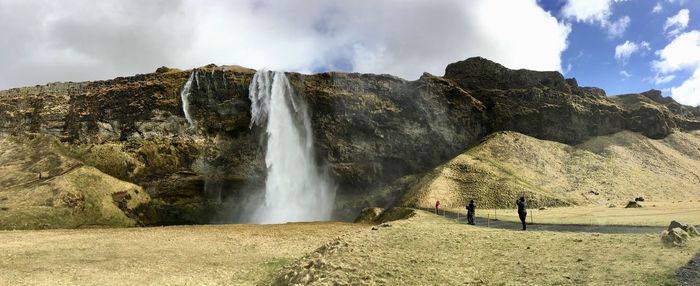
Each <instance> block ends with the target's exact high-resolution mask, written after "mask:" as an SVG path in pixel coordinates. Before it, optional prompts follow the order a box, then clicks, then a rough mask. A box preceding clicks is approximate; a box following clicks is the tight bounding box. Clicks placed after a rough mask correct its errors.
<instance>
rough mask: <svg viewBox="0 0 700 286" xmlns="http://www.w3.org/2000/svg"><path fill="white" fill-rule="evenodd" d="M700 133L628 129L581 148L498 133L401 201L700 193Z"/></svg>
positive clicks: (553, 200) (613, 198)
mask: <svg viewBox="0 0 700 286" xmlns="http://www.w3.org/2000/svg"><path fill="white" fill-rule="evenodd" d="M699 183H700V132H698V131H695V132H692V133H683V132H676V133H673V134H671V135H669V136H668V137H666V138H665V139H662V140H653V139H649V138H647V137H645V136H643V135H640V134H637V133H632V132H628V131H624V132H620V133H616V134H613V135H609V136H600V137H596V138H594V139H591V140H589V141H587V142H585V143H583V144H581V145H578V146H569V145H565V144H561V143H556V142H551V141H544V140H539V139H535V138H532V137H529V136H526V135H522V134H519V133H514V132H499V133H495V134H493V135H491V136H489V137H488V138H487V139H486V140H485V141H484V142H483V143H481V144H480V145H478V146H476V147H474V148H471V149H469V150H468V151H467V152H465V153H463V154H461V155H459V156H457V157H456V158H454V159H453V160H451V161H449V162H447V163H445V164H443V165H442V166H439V167H438V168H436V169H434V170H433V171H431V172H428V173H427V174H426V175H425V176H424V177H423V178H422V179H420V180H418V182H417V183H415V184H414V185H413V186H412V188H411V189H410V190H409V191H408V192H407V193H406V195H405V196H404V198H403V199H402V201H401V203H402V204H403V205H407V206H417V207H433V206H434V204H435V201H436V200H440V201H441V202H442V204H443V205H445V206H450V207H460V206H464V205H465V204H466V202H468V201H469V199H476V200H477V201H479V202H480V205H481V207H484V208H493V207H496V208H509V207H511V206H512V205H513V203H514V201H515V199H516V198H517V197H519V196H521V195H525V196H527V197H528V198H529V199H530V203H531V205H532V206H533V207H534V206H562V205H568V204H575V205H608V204H617V205H619V204H623V203H626V202H627V201H628V200H630V199H633V198H634V197H637V196H643V197H645V198H647V199H653V200H657V201H663V200H687V199H688V198H691V197H699V196H700V184H699Z"/></svg>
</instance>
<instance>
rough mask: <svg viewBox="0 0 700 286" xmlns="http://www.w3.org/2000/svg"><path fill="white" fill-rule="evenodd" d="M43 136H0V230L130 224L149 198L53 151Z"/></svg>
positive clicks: (133, 222) (136, 218)
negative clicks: (0, 137)
mask: <svg viewBox="0 0 700 286" xmlns="http://www.w3.org/2000/svg"><path fill="white" fill-rule="evenodd" d="M56 144H58V143H57V142H55V141H54V140H53V139H51V138H49V137H45V136H40V135H37V136H30V137H23V138H18V137H5V138H2V139H0V150H2V152H1V153H0V187H1V188H0V229H37V228H78V227H94V226H100V227H117V226H134V225H136V224H137V223H138V215H139V214H138V213H137V212H135V211H134V210H135V209H137V208H138V207H139V206H141V205H143V204H145V203H147V202H148V201H149V200H150V198H149V196H148V195H147V194H146V193H145V192H144V191H143V189H142V188H141V187H139V186H137V185H134V184H131V183H127V182H124V181H120V180H118V179H116V178H114V177H111V176H109V175H106V174H104V173H102V172H101V171H99V170H97V169H95V168H93V167H89V166H85V165H84V164H83V163H82V162H80V161H77V160H74V159H71V158H68V157H65V156H63V155H62V154H60V152H57V151H56V149H55V147H56Z"/></svg>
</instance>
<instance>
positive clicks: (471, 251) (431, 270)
mask: <svg viewBox="0 0 700 286" xmlns="http://www.w3.org/2000/svg"><path fill="white" fill-rule="evenodd" d="M698 250H700V238H695V239H694V240H691V242H690V243H689V244H687V245H686V246H684V247H664V246H663V245H662V244H661V242H660V239H659V234H657V233H652V234H595V233H594V234H591V233H559V232H544V231H543V232H534V231H533V232H520V231H509V230H500V229H489V228H481V227H473V226H468V225H464V224H457V223H455V222H454V221H453V220H449V219H445V218H442V217H439V216H435V215H433V214H430V213H426V212H422V211H419V212H418V213H417V215H416V216H414V217H413V218H411V219H409V220H403V221H394V222H390V223H388V224H385V225H384V226H376V227H374V229H373V227H372V226H370V225H361V224H349V223H335V222H322V223H294V224H283V225H209V226H177V227H155V228H128V229H82V230H43V231H2V232H0V253H1V254H2V256H3V257H2V259H1V260H0V285H24V284H32V285H37V284H38V285H75V284H79V285H114V284H120V285H147V284H156V285H255V284H258V285H269V284H275V283H278V284H287V283H290V282H303V283H308V284H324V283H329V282H335V283H337V284H339V285H343V284H354V285H357V284H368V285H374V284H388V285H464V284H481V283H484V284H485V285H581V284H585V285H611V284H614V285H659V284H663V283H672V280H671V278H670V277H671V276H672V275H673V273H675V271H676V269H678V268H679V267H680V266H682V265H683V264H685V263H686V262H687V261H688V259H690V257H691V256H692V255H693V254H695V253H696V252H697V251H698ZM285 276H286V278H285Z"/></svg>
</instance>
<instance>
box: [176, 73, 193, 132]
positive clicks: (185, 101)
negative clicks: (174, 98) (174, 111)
mask: <svg viewBox="0 0 700 286" xmlns="http://www.w3.org/2000/svg"><path fill="white" fill-rule="evenodd" d="M196 77H197V71H192V73H191V74H190V78H189V79H187V82H186V83H185V86H184V87H182V91H181V92H180V98H181V99H182V111H183V112H184V113H185V119H187V122H188V123H189V124H190V126H194V121H192V115H190V99H189V97H190V94H191V93H192V79H194V78H196Z"/></svg>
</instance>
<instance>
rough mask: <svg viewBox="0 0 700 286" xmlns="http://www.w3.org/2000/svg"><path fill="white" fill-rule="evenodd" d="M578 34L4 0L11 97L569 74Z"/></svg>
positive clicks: (371, 5)
mask: <svg viewBox="0 0 700 286" xmlns="http://www.w3.org/2000/svg"><path fill="white" fill-rule="evenodd" d="M569 32H570V28H569V26H568V25H566V24H563V23H560V22H557V20H556V19H555V18H554V17H553V16H552V15H550V14H549V13H547V12H545V11H544V10H542V9H541V8H540V7H539V6H538V5H537V3H536V1H535V0H525V1H507V0H472V1H463V0H447V1H441V2H440V5H436V4H435V3H433V2H431V1H400V0H389V1H370V0H364V1H362V0H361V1H342V0H335V1H321V0H308V1H244V0H241V1H190V0H173V1H169V0H158V1H134V0H125V1H123V0H105V1H92V0H66V1H51V0H28V1H25V0H0V35H2V36H3V41H1V42H0V62H2V65H1V66H0V88H1V89H5V88H10V87H17V86H25V85H33V84H43V83H46V82H52V81H82V80H96V79H107V78H112V77H115V76H125V75H132V74H136V73H146V72H151V71H153V70H155V69H156V68H157V67H159V66H163V65H166V66H171V67H178V68H191V67H195V66H202V65H205V64H208V63H216V64H219V65H223V64H238V65H242V66H247V67H251V68H256V69H257V68H263V67H266V68H270V69H278V70H289V71H300V72H313V71H318V70H329V69H331V70H352V71H358V72H373V73H390V74H394V75H398V76H401V77H404V78H407V79H415V78H417V77H419V76H420V74H421V73H422V72H424V71H427V72H430V73H434V74H438V75H442V74H443V72H444V68H445V66H446V65H447V64H448V63H451V62H454V61H458V60H462V59H465V58H468V57H472V56H484V57H487V58H489V59H492V60H495V61H497V62H500V63H503V64H505V65H506V66H508V67H511V68H529V69H536V70H561V61H560V55H561V52H562V51H563V50H564V49H566V39H567V36H568V34H569Z"/></svg>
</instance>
